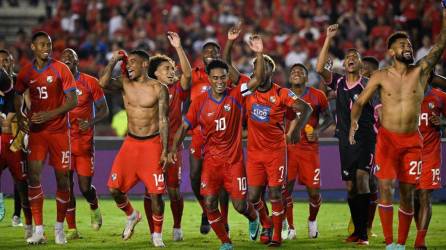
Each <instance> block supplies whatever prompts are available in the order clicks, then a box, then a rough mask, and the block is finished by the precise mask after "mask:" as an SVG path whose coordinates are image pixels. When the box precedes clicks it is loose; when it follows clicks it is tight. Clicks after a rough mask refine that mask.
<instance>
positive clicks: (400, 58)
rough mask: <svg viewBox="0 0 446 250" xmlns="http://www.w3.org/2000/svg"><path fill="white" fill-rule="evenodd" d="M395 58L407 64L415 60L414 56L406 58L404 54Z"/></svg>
mask: <svg viewBox="0 0 446 250" xmlns="http://www.w3.org/2000/svg"><path fill="white" fill-rule="evenodd" d="M395 59H396V60H397V61H399V62H402V63H404V64H406V65H409V64H412V63H413V62H414V59H413V56H411V57H410V58H406V57H404V56H403V55H397V56H396V57H395Z"/></svg>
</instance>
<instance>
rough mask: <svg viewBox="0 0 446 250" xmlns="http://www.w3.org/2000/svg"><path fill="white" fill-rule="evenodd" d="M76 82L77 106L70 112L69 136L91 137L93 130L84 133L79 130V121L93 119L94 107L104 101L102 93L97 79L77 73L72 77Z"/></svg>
mask: <svg viewBox="0 0 446 250" xmlns="http://www.w3.org/2000/svg"><path fill="white" fill-rule="evenodd" d="M74 79H75V80H76V88H77V89H76V94H77V106H76V107H75V108H74V109H73V110H71V111H70V114H69V116H70V124H71V129H70V134H71V136H72V137H79V136H81V135H82V136H88V137H91V138H92V137H93V128H90V129H89V130H88V131H86V132H81V131H80V129H79V121H78V120H77V119H82V120H89V121H90V120H92V119H94V114H95V108H94V105H97V104H99V103H100V102H104V101H105V96H104V92H103V91H102V88H101V86H99V82H98V79H96V78H95V77H93V76H90V75H87V74H85V73H78V74H77V75H75V76H74Z"/></svg>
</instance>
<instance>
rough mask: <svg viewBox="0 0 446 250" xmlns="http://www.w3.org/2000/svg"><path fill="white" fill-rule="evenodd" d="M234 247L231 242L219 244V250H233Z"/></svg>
mask: <svg viewBox="0 0 446 250" xmlns="http://www.w3.org/2000/svg"><path fill="white" fill-rule="evenodd" d="M233 249H234V247H233V246H232V244H231V243H223V245H221V246H220V250H233Z"/></svg>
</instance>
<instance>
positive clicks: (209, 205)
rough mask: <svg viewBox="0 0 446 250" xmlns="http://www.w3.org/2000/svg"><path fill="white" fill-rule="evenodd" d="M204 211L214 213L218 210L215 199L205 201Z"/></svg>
mask: <svg viewBox="0 0 446 250" xmlns="http://www.w3.org/2000/svg"><path fill="white" fill-rule="evenodd" d="M205 206H206V210H208V211H214V210H216V209H218V206H217V199H205Z"/></svg>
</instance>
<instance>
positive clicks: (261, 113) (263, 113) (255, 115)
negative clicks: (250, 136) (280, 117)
mask: <svg viewBox="0 0 446 250" xmlns="http://www.w3.org/2000/svg"><path fill="white" fill-rule="evenodd" d="M270 112H271V108H270V107H268V106H263V105H259V104H257V103H256V104H253V105H252V111H251V118H252V119H253V120H254V121H258V122H269V114H270Z"/></svg>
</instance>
